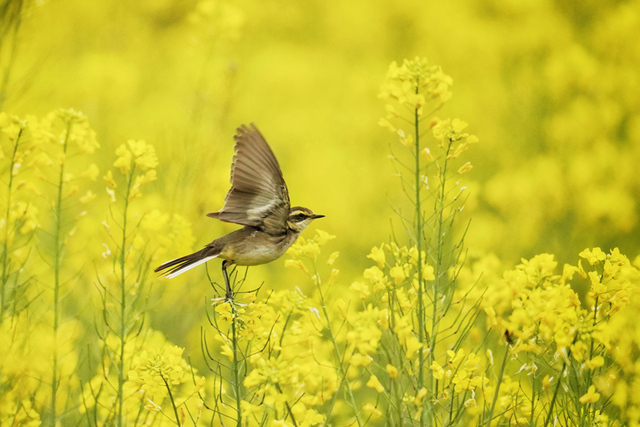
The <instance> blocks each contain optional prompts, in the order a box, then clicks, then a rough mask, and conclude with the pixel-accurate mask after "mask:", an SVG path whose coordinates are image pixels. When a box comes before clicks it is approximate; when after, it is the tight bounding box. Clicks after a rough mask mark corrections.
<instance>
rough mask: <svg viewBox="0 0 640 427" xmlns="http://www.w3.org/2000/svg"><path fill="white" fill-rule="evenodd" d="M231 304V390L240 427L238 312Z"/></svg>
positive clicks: (240, 395)
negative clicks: (234, 396)
mask: <svg viewBox="0 0 640 427" xmlns="http://www.w3.org/2000/svg"><path fill="white" fill-rule="evenodd" d="M229 304H231V310H232V321H231V334H232V339H231V341H232V344H233V388H234V389H235V395H236V411H237V412H238V424H237V425H238V427H241V426H242V405H241V402H242V391H241V389H240V365H239V363H238V335H237V328H236V322H237V320H238V312H237V311H236V308H235V306H234V304H233V302H229Z"/></svg>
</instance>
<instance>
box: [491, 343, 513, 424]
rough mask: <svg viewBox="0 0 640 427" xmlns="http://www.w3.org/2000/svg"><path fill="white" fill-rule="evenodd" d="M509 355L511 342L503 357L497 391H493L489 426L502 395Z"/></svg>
mask: <svg viewBox="0 0 640 427" xmlns="http://www.w3.org/2000/svg"><path fill="white" fill-rule="evenodd" d="M508 357H509V344H508V343H507V347H506V348H505V349H504V357H503V358H502V365H501V366H500V373H499V374H498V383H497V384H496V391H495V392H494V393H493V402H491V409H490V410H489V417H488V418H487V427H489V426H491V420H492V419H493V411H494V410H495V409H496V403H497V402H498V396H499V395H500V385H501V384H502V378H503V377H504V371H505V368H506V367H507V359H508Z"/></svg>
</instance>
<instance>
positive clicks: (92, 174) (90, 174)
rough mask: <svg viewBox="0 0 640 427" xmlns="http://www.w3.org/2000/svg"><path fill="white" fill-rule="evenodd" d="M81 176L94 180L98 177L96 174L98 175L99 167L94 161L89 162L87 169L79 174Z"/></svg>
mask: <svg viewBox="0 0 640 427" xmlns="http://www.w3.org/2000/svg"><path fill="white" fill-rule="evenodd" d="M80 175H81V176H82V177H83V178H87V179H89V180H90V181H95V180H96V179H98V175H100V169H98V166H96V164H95V163H91V164H90V165H89V167H88V168H87V170H85V171H84V172H82V173H81V174H80Z"/></svg>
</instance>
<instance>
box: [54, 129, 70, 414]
mask: <svg viewBox="0 0 640 427" xmlns="http://www.w3.org/2000/svg"><path fill="white" fill-rule="evenodd" d="M72 126H73V123H72V121H71V120H69V122H68V123H67V130H66V134H65V137H64V142H63V145H62V154H63V156H62V163H61V164H60V175H59V177H58V196H57V199H56V207H55V231H54V234H53V236H54V240H55V242H54V243H55V248H54V251H55V253H54V262H53V280H54V283H53V376H52V379H51V420H50V423H51V427H55V425H56V418H57V414H56V394H57V390H58V327H59V324H60V270H61V267H62V247H63V246H64V244H63V243H62V240H63V239H62V237H61V228H62V189H63V187H64V167H65V164H66V162H67V158H66V156H67V146H68V142H69V134H70V133H71V127H72Z"/></svg>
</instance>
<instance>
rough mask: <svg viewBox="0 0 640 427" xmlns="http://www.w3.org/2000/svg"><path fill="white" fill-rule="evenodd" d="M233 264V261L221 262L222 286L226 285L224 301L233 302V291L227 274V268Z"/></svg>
mask: <svg viewBox="0 0 640 427" xmlns="http://www.w3.org/2000/svg"><path fill="white" fill-rule="evenodd" d="M231 264H233V261H228V260H226V259H225V260H224V261H222V276H223V277H224V284H225V285H227V296H226V300H227V301H231V300H233V291H232V290H231V285H230V284H229V275H228V274H227V266H228V265H231Z"/></svg>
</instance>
